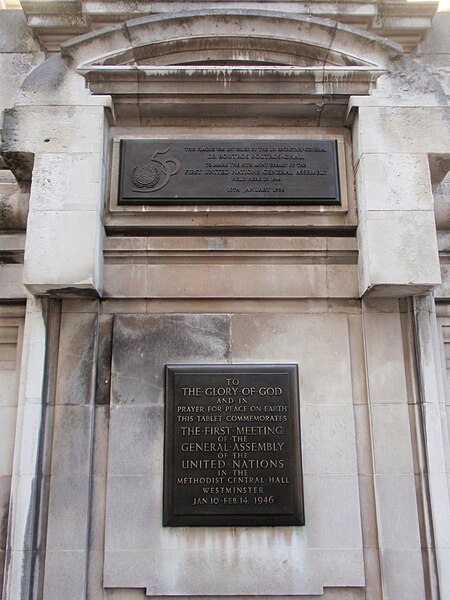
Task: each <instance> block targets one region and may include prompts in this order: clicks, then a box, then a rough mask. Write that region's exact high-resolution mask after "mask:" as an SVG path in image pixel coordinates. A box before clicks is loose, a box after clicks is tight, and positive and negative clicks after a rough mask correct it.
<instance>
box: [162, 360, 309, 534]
mask: <svg viewBox="0 0 450 600" xmlns="http://www.w3.org/2000/svg"><path fill="white" fill-rule="evenodd" d="M165 429H166V430H165V453H164V459H165V465H164V525H172V526H174V525H178V526H189V525H232V526H235V525H302V524H303V523H304V518H303V495H302V476H301V457H300V425H299V398H298V373H297V365H284V364H283V365H169V366H167V367H166V415H165Z"/></svg>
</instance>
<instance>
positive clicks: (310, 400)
mask: <svg viewBox="0 0 450 600" xmlns="http://www.w3.org/2000/svg"><path fill="white" fill-rule="evenodd" d="M231 331H232V347H233V361H234V362H243V363H251V362H255V363H258V362H267V361H273V362H294V363H298V364H299V369H300V402H301V404H302V405H305V404H348V403H351V402H352V392H351V375H350V363H349V346H348V324H347V316H346V315H340V314H324V313H321V314H291V315H289V316H287V315H281V314H265V315H264V314H252V315H235V316H233V317H232V329H231ZM317 357H320V360H318V359H317Z"/></svg>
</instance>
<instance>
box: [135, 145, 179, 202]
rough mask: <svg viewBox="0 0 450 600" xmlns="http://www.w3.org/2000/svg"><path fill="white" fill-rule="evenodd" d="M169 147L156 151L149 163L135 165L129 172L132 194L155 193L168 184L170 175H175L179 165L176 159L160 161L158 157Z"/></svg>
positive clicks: (165, 152)
mask: <svg viewBox="0 0 450 600" xmlns="http://www.w3.org/2000/svg"><path fill="white" fill-rule="evenodd" d="M169 150H170V147H169V148H166V149H165V150H157V151H156V152H155V153H154V154H153V155H152V157H151V159H150V163H146V164H142V165H137V166H136V167H134V169H133V170H132V172H131V175H130V179H131V183H132V184H133V187H132V190H133V191H134V192H156V191H157V190H160V189H161V188H163V187H164V186H166V185H167V184H168V183H169V180H170V178H171V177H172V175H176V174H177V173H178V171H179V170H180V168H181V163H180V161H179V160H178V159H176V158H166V159H165V160H162V159H161V158H158V156H160V155H163V154H167V152H169Z"/></svg>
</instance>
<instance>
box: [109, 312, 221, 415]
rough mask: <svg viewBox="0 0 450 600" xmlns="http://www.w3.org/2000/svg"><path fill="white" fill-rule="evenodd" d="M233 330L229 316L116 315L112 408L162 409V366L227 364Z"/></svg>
mask: <svg viewBox="0 0 450 600" xmlns="http://www.w3.org/2000/svg"><path fill="white" fill-rule="evenodd" d="M229 328H230V319H229V317H228V316H227V315H206V314H205V315H183V314H172V315H170V314H169V315H151V316H150V315H137V316H133V315H130V316H116V317H115V320H114V341H113V343H114V349H115V351H114V354H113V363H112V371H113V381H114V386H113V390H112V403H113V404H142V405H155V404H159V405H162V404H163V386H164V365H165V364H166V363H174V364H176V363H191V362H192V363H209V362H216V363H217V362H218V363H221V362H227V360H228V356H229ZM144 357H145V358H144Z"/></svg>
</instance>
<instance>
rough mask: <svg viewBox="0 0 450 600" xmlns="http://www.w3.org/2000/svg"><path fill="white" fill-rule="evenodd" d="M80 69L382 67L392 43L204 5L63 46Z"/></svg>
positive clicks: (316, 23)
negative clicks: (235, 64) (208, 65)
mask: <svg viewBox="0 0 450 600" xmlns="http://www.w3.org/2000/svg"><path fill="white" fill-rule="evenodd" d="M61 52H62V54H63V55H65V56H70V57H71V58H72V59H73V60H74V61H75V62H76V64H77V67H79V68H86V67H89V66H92V67H93V66H118V65H122V66H123V65H131V64H135V65H143V64H145V65H151V66H156V65H159V66H162V65H164V66H169V65H170V66H176V65H180V64H186V63H190V64H192V63H197V64H198V63H208V62H213V61H221V62H224V61H226V62H227V63H230V61H239V62H241V61H246V62H250V63H251V62H253V63H254V64H255V63H256V64H261V63H264V64H267V63H268V64H282V65H292V66H309V67H311V66H315V67H325V66H376V67H384V68H385V67H386V66H387V64H388V63H389V61H390V60H392V58H393V57H395V56H398V55H399V54H401V48H400V46H399V45H398V44H395V43H393V42H389V41H387V40H385V39H384V38H380V37H378V36H376V35H373V34H370V33H367V32H365V31H362V30H359V29H356V28H353V27H350V26H348V25H343V24H341V23H338V22H336V21H331V20H328V19H319V18H315V17H310V16H304V15H297V16H294V15H285V14H283V13H279V12H270V11H256V10H232V11H231V10H230V11H224V10H210V11H207V12H206V13H201V12H198V11H192V12H183V13H175V14H173V15H170V16H160V15H156V16H155V15H152V16H147V17H142V18H138V19H131V20H129V21H125V22H123V23H121V24H118V25H115V26H113V27H106V28H104V29H100V30H97V31H95V32H92V33H89V34H86V35H82V36H80V37H77V38H74V39H72V40H69V41H67V42H65V43H63V44H62V46H61Z"/></svg>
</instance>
